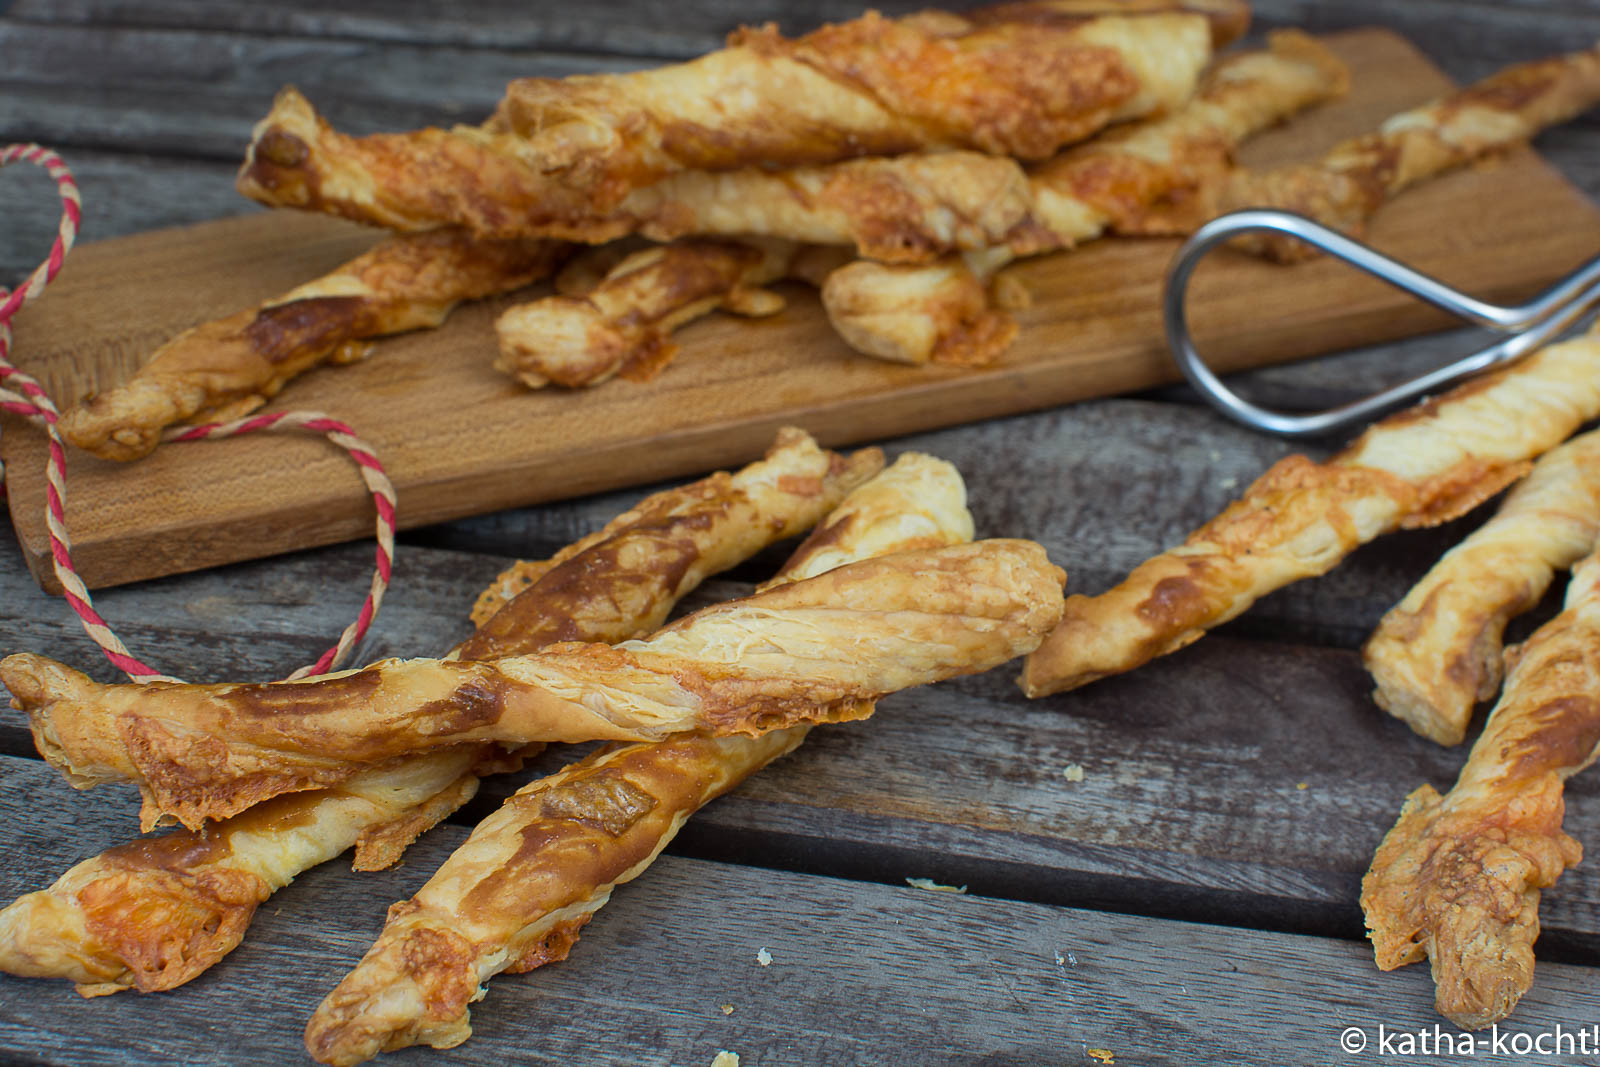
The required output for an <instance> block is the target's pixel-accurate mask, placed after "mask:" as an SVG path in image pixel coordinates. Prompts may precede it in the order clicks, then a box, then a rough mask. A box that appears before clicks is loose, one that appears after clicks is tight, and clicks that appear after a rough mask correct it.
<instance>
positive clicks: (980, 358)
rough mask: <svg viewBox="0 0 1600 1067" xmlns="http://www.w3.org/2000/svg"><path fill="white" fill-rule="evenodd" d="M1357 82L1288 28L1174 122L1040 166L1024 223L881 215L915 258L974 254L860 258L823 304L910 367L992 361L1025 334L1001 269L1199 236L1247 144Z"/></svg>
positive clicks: (1221, 76) (1213, 79)
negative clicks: (1160, 237) (998, 293)
mask: <svg viewBox="0 0 1600 1067" xmlns="http://www.w3.org/2000/svg"><path fill="white" fill-rule="evenodd" d="M1348 82H1349V73H1348V71H1347V70H1346V69H1345V67H1344V65H1343V64H1342V63H1340V62H1339V60H1338V59H1337V58H1336V57H1335V56H1334V55H1333V54H1332V53H1330V52H1329V51H1328V50H1327V49H1326V48H1324V47H1323V46H1322V45H1321V44H1318V43H1317V42H1316V41H1314V40H1312V39H1311V38H1309V37H1307V36H1306V35H1305V34H1303V33H1299V32H1296V31H1287V30H1286V31H1281V32H1279V33H1275V34H1273V35H1272V37H1271V39H1270V47H1269V48H1268V49H1267V50H1265V51H1258V52H1249V53H1243V54H1240V55H1237V56H1231V57H1228V58H1225V59H1223V60H1221V61H1219V62H1218V63H1217V64H1216V66H1215V67H1214V68H1213V69H1212V70H1211V71H1210V72H1209V73H1208V74H1207V75H1206V77H1205V78H1204V79H1203V81H1202V84H1201V86H1200V89H1199V91H1198V92H1197V93H1196V95H1195V97H1194V99H1193V100H1191V101H1190V102H1189V103H1187V104H1186V105H1184V106H1183V107H1182V108H1181V109H1179V110H1178V111H1176V112H1175V113H1174V114H1172V115H1169V116H1167V117H1165V118H1158V119H1149V120H1146V121H1144V122H1141V123H1137V124H1135V125H1132V126H1129V127H1126V128H1123V129H1119V130H1113V131H1110V132H1108V133H1106V134H1103V135H1101V136H1100V137H1098V138H1096V139H1095V140H1094V141H1091V142H1090V143H1088V144H1085V145H1081V146H1079V147H1077V148H1074V149H1071V150H1069V151H1067V152H1064V153H1062V154H1061V155H1060V156H1058V157H1057V158H1055V159H1053V160H1051V161H1050V162H1048V163H1046V164H1044V165H1042V166H1039V167H1036V168H1034V169H1033V170H1032V171H1030V172H1029V173H1028V175H1027V178H1026V182H1025V186H1026V189H1027V195H1026V196H1024V197H1022V198H1021V204H1022V205H1023V208H1024V209H1023V210H1021V211H1020V212H1019V213H1018V214H1016V215H1015V217H1013V216H1012V215H1009V214H1006V213H1004V212H999V211H996V212H992V213H991V214H992V217H993V218H994V220H995V222H996V225H995V226H994V230H995V232H993V233H989V234H985V233H983V232H982V230H983V229H984V227H982V226H977V225H969V226H968V227H967V228H965V229H960V228H954V227H950V226H941V225H940V220H941V215H940V214H939V213H935V214H934V215H933V216H932V218H931V220H929V221H923V220H919V219H917V218H916V217H915V216H914V215H913V216H912V217H910V218H909V219H907V220H906V221H905V222H904V223H903V225H902V227H901V228H900V230H899V231H895V230H894V229H892V228H891V227H889V226H887V225H884V224H882V223H880V222H875V221H874V223H873V224H874V226H875V229H876V232H881V233H884V234H887V235H889V236H888V240H890V241H894V240H898V241H900V242H902V244H903V245H904V247H905V249H906V252H905V254H904V255H900V256H898V257H896V258H901V259H907V258H914V257H915V255H916V254H919V253H917V252H916V250H917V249H926V250H928V251H933V252H938V251H943V250H944V249H945V248H946V247H954V248H958V249H964V250H965V255H963V256H946V257H945V258H944V259H941V260H939V261H937V262H934V263H930V264H927V265H922V266H892V265H887V264H884V263H873V262H867V261H865V260H863V261H861V262H857V263H852V264H849V265H848V266H845V267H843V268H841V269H840V270H837V271H835V272H834V273H833V274H832V275H830V276H829V277H828V280H827V282H826V283H825V284H824V285H823V288H822V302H823V306H824V307H825V308H826V309H827V312H828V317H829V319H830V320H831V321H832V323H833V325H834V328H835V329H837V330H838V331H839V333H840V335H841V336H842V337H843V338H844V339H845V341H846V342H847V343H849V345H850V346H851V347H852V348H854V349H856V350H857V351H859V352H864V353H866V354H868V355H872V356H877V357H879V358H880V359H889V360H894V361H896V362H901V363H926V362H928V361H929V360H938V361H940V362H950V363H965V364H976V363H985V362H989V361H991V360H993V359H995V358H996V357H998V356H999V355H1000V353H1001V352H1003V351H1004V350H1005V349H1006V347H1007V346H1009V345H1010V343H1011V340H1012V338H1013V337H1014V336H1015V334H1016V325H1015V323H1014V322H1013V321H1012V320H1011V317H1010V315H1008V314H1006V313H1005V311H1004V309H1003V308H1001V309H997V308H996V307H994V306H993V305H992V303H991V300H990V297H989V293H988V284H987V283H988V280H989V279H990V278H992V277H993V276H994V274H995V272H997V271H998V270H999V269H1000V268H1001V267H1003V266H1005V265H1006V264H1007V263H1010V262H1011V261H1012V260H1014V259H1016V258H1017V257H1019V256H1027V255H1034V254H1037V253H1039V252H1046V251H1051V250H1057V249H1064V248H1074V247H1076V246H1078V245H1080V244H1083V243H1084V242H1086V241H1091V240H1093V239H1095V238H1097V237H1099V236H1101V235H1102V234H1104V233H1106V232H1108V231H1111V230H1116V231H1117V232H1120V233H1123V234H1145V235H1149V234H1172V233H1183V232H1187V231H1189V230H1191V229H1193V228H1194V227H1196V226H1198V225H1199V224H1200V223H1201V222H1203V221H1205V219H1206V218H1208V217H1210V216H1211V215H1212V214H1214V212H1215V209H1216V201H1217V197H1218V196H1219V195H1220V194H1221V191H1222V187H1223V185H1224V184H1225V183H1226V180H1227V176H1228V173H1229V171H1230V169H1231V167H1232V163H1231V160H1230V153H1231V152H1232V150H1233V149H1234V148H1235V147H1236V146H1237V145H1238V144H1239V143H1240V142H1241V141H1243V140H1244V139H1245V138H1247V137H1250V136H1251V135H1253V134H1255V133H1258V132H1260V131H1261V130H1263V129H1265V128H1267V127H1268V126H1271V125H1272V124H1274V123H1276V122H1281V121H1282V120H1283V119H1285V118H1287V117H1289V116H1290V115H1293V114H1294V113H1295V112H1297V111H1301V110H1303V109H1305V108H1307V107H1311V106H1313V105H1315V104H1318V103H1322V102H1325V101H1327V100H1330V99H1332V98H1334V97H1336V96H1338V95H1340V94H1342V93H1343V92H1345V90H1346V87H1347V86H1348ZM946 210H948V208H946ZM968 210H969V211H970V209H968ZM863 214H867V215H868V218H869V220H870V214H869V213H868V212H867V211H866V210H865V209H864V211H863ZM868 232H873V231H868ZM969 241H970V242H971V244H969V243H968V242H969ZM873 248H874V249H876V248H877V246H876V245H874V246H873Z"/></svg>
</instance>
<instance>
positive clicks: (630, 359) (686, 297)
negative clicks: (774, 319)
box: [495, 240, 798, 389]
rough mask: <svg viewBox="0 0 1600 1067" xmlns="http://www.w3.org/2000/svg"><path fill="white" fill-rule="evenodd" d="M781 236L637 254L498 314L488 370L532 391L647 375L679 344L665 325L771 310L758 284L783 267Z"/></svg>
mask: <svg viewBox="0 0 1600 1067" xmlns="http://www.w3.org/2000/svg"><path fill="white" fill-rule="evenodd" d="M797 252H798V249H797V248H796V246H794V245H792V244H789V243H787V242H771V243H768V244H767V245H766V246H765V247H758V246H756V245H754V244H750V243H745V242H739V241H718V240H687V241H680V242H677V243H675V244H670V245H662V246H658V247H655V248H648V249H645V250H643V251H640V252H636V253H634V254H633V255H631V256H629V257H628V258H627V259H624V260H623V261H622V262H621V263H619V264H617V266H616V267H614V268H612V270H611V271H610V272H609V273H608V274H607V275H606V276H605V278H603V279H602V280H601V281H600V284H599V285H598V286H596V287H595V288H594V290H593V291H591V292H589V293H586V294H585V295H583V296H549V297H545V298H543V299H541V300H535V301H532V302H531V303H527V304H519V305H518V306H516V307H513V308H510V309H509V310H507V311H505V312H504V313H503V314H501V316H500V317H499V319H497V320H496V321H495V333H496V335H497V337H498V339H499V345H500V358H499V359H498V360H496V361H495V369H496V370H499V371H503V372H505V373H506V374H509V375H511V376H512V377H513V378H516V379H517V380H518V381H519V382H521V383H522V384H523V385H526V386H528V387H529V388H530V389H538V388H541V387H543V386H546V385H552V384H553V385H561V386H568V387H574V386H581V385H595V384H598V383H600V382H603V381H606V380H607V379H609V378H611V377H612V376H613V375H616V374H620V375H622V377H624V378H627V379H630V380H633V381H648V380H649V379H650V378H653V377H655V376H656V375H657V374H658V373H660V371H661V369H662V368H663V367H665V366H666V365H667V363H668V362H669V361H670V360H671V359H672V357H673V355H674V354H676V352H677V346H676V345H674V344H673V343H672V340H671V338H672V331H673V330H675V329H677V328H678V327H679V326H682V325H684V324H685V323H687V322H689V321H690V320H692V319H696V318H699V317H700V316H702V315H705V314H708V313H709V312H711V311H714V310H716V309H717V308H726V309H727V310H729V311H733V312H736V313H738V314H741V315H752V316H756V315H770V314H773V313H775V312H777V311H779V310H780V309H781V308H782V307H783V300H782V298H781V297H779V296H777V294H775V293H771V292H768V291H767V290H764V289H762V288H760V287H761V286H763V285H766V284H767V283H769V282H774V281H777V280H778V279H779V278H781V277H783V276H784V275H785V274H787V273H788V269H789V264H790V262H791V260H792V259H793V258H794V256H795V254H796V253H797Z"/></svg>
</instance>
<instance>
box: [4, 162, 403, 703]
mask: <svg viewBox="0 0 1600 1067" xmlns="http://www.w3.org/2000/svg"><path fill="white" fill-rule="evenodd" d="M19 160H20V161H23V162H27V163H32V164H35V165H36V166H40V167H43V168H44V169H45V171H46V172H47V173H48V174H49V175H50V177H51V178H53V179H55V182H56V188H57V191H58V192H59V194H60V196H61V226H60V229H59V231H58V232H57V234H56V240H55V243H54V244H53V245H51V248H50V255H49V257H48V258H47V259H46V260H45V261H44V262H43V263H41V264H40V265H39V266H38V267H37V268H36V269H35V270H34V272H33V273H32V274H31V275H29V276H28V280H27V281H26V282H24V283H23V284H22V286H21V287H19V288H18V289H16V290H15V291H13V292H7V291H6V290H5V289H3V288H0V410H4V411H8V412H11V413H12V414H15V415H21V416H22V417H24V418H26V419H28V420H29V421H31V422H33V423H35V424H36V425H39V426H41V427H42V428H43V429H44V431H45V434H46V435H47V436H48V438H49V456H48V459H47V460H46V465H45V528H46V530H47V532H48V535H49V540H50V563H51V567H52V569H53V570H54V571H55V575H56V580H57V581H59V582H60V583H61V588H62V590H63V592H64V595H65V597H66V601H67V604H68V605H69V606H70V607H71V608H72V610H73V612H74V613H76V614H77V616H78V618H79V620H80V621H81V622H82V623H83V628H84V631H85V632H86V633H88V635H89V638H90V639H91V640H92V641H94V642H95V644H97V645H99V646H100V648H101V649H102V650H104V652H105V654H106V658H107V659H109V660H110V661H111V662H112V663H113V664H114V665H115V666H116V667H117V669H118V670H121V671H122V672H124V673H125V674H127V675H128V677H129V678H131V679H132V680H133V681H135V682H148V681H176V680H177V679H175V678H171V677H169V676H167V675H163V674H160V673H159V672H157V671H156V670H155V669H154V668H152V667H149V666H147V665H146V664H145V663H144V662H143V661H141V660H139V659H137V658H135V657H134V656H133V655H132V654H131V653H130V652H129V651H128V649H127V647H126V646H125V645H124V644H123V643H122V641H121V640H120V639H119V638H118V637H117V635H116V634H115V633H113V632H112V630H111V627H110V626H109V625H108V624H107V623H106V621H105V619H104V618H102V617H101V615H100V613H99V612H98V611H96V610H95V607H94V602H93V600H92V599H91V598H90V596H89V590H88V587H87V586H85V585H84V584H83V580H82V579H81V578H79V577H78V573H77V570H76V569H75V568H74V567H73V564H72V540H71V538H70V537H69V536H68V533H67V523H66V498H67V490H66V446H65V445H64V444H63V442H62V439H61V433H60V431H59V429H58V428H57V425H56V424H57V422H58V421H59V420H60V412H59V411H58V410H57V408H56V406H55V404H54V403H53V402H52V401H51V399H50V397H49V395H48V394H46V392H45V390H44V388H43V386H41V385H40V384H39V383H38V382H37V381H36V380H34V378H33V377H32V376H30V375H28V374H25V373H23V372H22V371H21V370H18V369H17V368H16V367H15V366H13V365H12V363H11V318H12V316H13V315H15V314H16V312H17V309H18V308H20V307H22V306H23V305H24V304H26V303H28V302H29V301H31V300H34V299H36V298H37V297H38V296H39V294H40V293H42V292H43V291H44V288H45V286H46V285H48V284H49V283H50V281H51V280H52V279H53V278H54V277H55V276H56V274H57V273H59V272H60V270H61V264H62V262H63V261H64V260H65V259H66V256H67V252H68V251H70V250H71V248H72V242H73V240H74V239H75V238H76V237H77V234H78V223H79V221H80V219H81V218H82V208H81V205H80V202H79V198H78V184H77V182H76V181H74V180H73V177H72V172H71V171H70V170H69V169H68V168H67V165H66V164H65V163H64V162H62V160H61V157H60V156H58V155H56V154H55V153H54V152H52V151H50V150H49V149H47V148H43V147H41V146H39V145H36V144H14V145H8V146H6V147H5V148H4V149H0V167H4V166H6V165H7V164H9V163H15V162H17V161H19ZM278 430H289V431H295V430H299V431H310V432H312V433H320V434H322V435H323V436H325V437H326V438H327V439H328V440H329V441H330V442H332V443H333V444H335V445H338V446H339V447H340V448H343V449H344V450H345V451H346V452H348V453H349V454H350V458H351V459H353V460H354V461H355V463H356V465H357V467H358V468H359V469H360V471H361V478H362V481H364V482H365V483H366V486H367V490H368V492H370V493H371V494H372V500H373V503H374V505H375V506H376V508H377V513H378V519H377V539H378V549H377V561H376V565H375V567H374V569H373V575H372V585H371V587H370V589H369V590H368V592H367V597H366V600H365V601H363V603H362V605H361V610H360V613H359V614H358V615H357V616H356V620H355V621H354V622H352V623H351V624H350V625H349V626H347V627H345V630H344V632H343V633H342V634H340V635H339V640H338V642H337V643H336V644H335V645H334V646H333V647H332V648H329V649H328V650H327V651H326V652H324V653H323V654H322V655H321V656H320V657H318V659H317V661H316V662H315V663H313V664H310V665H308V666H305V667H301V668H300V669H299V670H297V671H295V672H294V673H293V674H291V675H289V678H290V679H291V680H292V679H296V678H305V677H308V676H310V675H314V674H324V673H326V672H328V671H331V670H335V669H337V668H338V667H339V665H340V664H342V663H343V662H344V660H345V658H346V657H347V656H348V655H349V654H350V651H351V649H353V648H354V647H355V644H356V642H358V641H360V640H361V638H362V636H363V635H365V634H366V632H367V628H368V627H369V626H370V625H371V624H372V620H373V619H374V618H375V617H376V616H377V614H378V608H379V607H380V606H381V605H382V603H383V594H384V591H385V590H387V589H388V587H389V576H390V572H391V570H392V568H393V562H394V523H395V494H394V486H393V485H391V484H390V482H389V478H388V476H387V475H385V474H384V471H383V465H382V464H381V463H379V462H378V458H377V456H376V455H374V454H373V451H372V449H371V448H370V447H369V446H367V445H366V444H365V443H364V442H363V441H362V440H361V439H360V438H359V437H357V436H356V434H355V431H354V430H352V429H351V428H350V427H349V426H347V425H345V424H344V423H342V422H339V421H337V420H335V419H331V418H329V417H328V416H326V415H324V414H322V413H321V412H310V411H294V412H277V413H273V414H265V415H255V416H251V417H249V418H244V419H238V420H235V421H233V422H226V423H211V424H209V425H205V426H193V427H177V428H173V429H171V430H168V431H167V432H166V433H165V434H164V435H163V436H162V440H163V441H169V442H177V441H197V440H210V439H213V438H218V437H232V436H236V435H239V434H246V433H255V432H263V431H266V432H270V431H278ZM4 479H5V471H4V468H0V490H3V487H4Z"/></svg>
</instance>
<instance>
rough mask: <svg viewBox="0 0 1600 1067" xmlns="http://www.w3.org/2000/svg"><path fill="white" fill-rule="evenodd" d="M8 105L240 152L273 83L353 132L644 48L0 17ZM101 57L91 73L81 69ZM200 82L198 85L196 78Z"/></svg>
mask: <svg viewBox="0 0 1600 1067" xmlns="http://www.w3.org/2000/svg"><path fill="white" fill-rule="evenodd" d="M0 55H5V56H7V57H14V58H11V59H10V61H9V62H8V65H7V70H6V73H5V79H6V82H7V97H8V99H9V100H10V102H11V106H10V107H8V108H7V109H6V111H5V114H4V116H3V117H0V136H3V137H5V138H7V139H11V140H39V141H42V142H47V143H49V144H50V145H52V146H53V147H55V148H57V149H59V150H63V151H65V150H67V149H72V148H80V147H86V148H90V149H102V150H103V149H124V150H138V151H145V152H157V153H171V154H175V155H181V156H187V157H194V158H204V159H212V160H227V161H231V162H235V163H236V162H237V161H238V160H239V159H240V158H241V156H242V155H243V151H244V146H245V145H247V144H248V143H249V141H250V130H251V128H252V127H253V126H254V125H255V123H256V122H257V121H259V120H260V118H261V117H262V116H263V115H265V114H266V113H267V110H268V109H269V108H270V106H271V103H272V97H273V94H275V93H276V92H277V91H278V89H279V88H281V87H282V86H284V85H287V84H294V85H296V86H298V87H299V88H300V89H301V90H302V91H303V92H305V93H306V94H307V95H308V96H309V97H310V98H311V100H312V101H313V102H314V103H317V104H319V105H320V104H323V103H324V102H327V116H328V118H329V120H330V121H332V122H333V123H335V124H336V125H337V126H339V128H341V129H345V130H348V131H350V132H352V133H368V132H372V131H376V130H386V129H410V128H413V127H416V126H423V125H451V124H454V123H458V122H465V123H476V122H481V121H483V120H484V119H485V118H486V117H488V115H489V113H490V112H491V111H493V109H494V106H495V104H496V102H497V101H498V100H499V99H500V96H501V94H502V92H503V91H504V89H505V85H506V83H507V82H509V81H511V80H512V79H514V78H520V77H535V76H537V77H564V76H566V75H569V74H580V73H594V72H597V71H611V70H631V69H637V68H638V67H640V66H643V65H647V63H648V61H642V60H636V59H627V58H620V57H597V56H593V55H588V56H577V55H570V54H561V53H550V52H544V53H534V52H527V51H516V52H511V51H501V50H489V49H460V48H448V47H440V46H436V45H434V46H416V45H406V44H399V43H395V42H388V41H370V40H368V41H362V40H318V39H310V38H303V37H239V36H238V35H236V34H224V33H216V32H207V31H201V30H194V29H132V28H128V27H125V26H109V27H100V26H89V27H76V26H60V25H37V24H31V23H21V22H16V21H12V20H0ZM85 65H93V66H94V68H95V74H96V76H95V79H94V81H93V83H85V82H84V81H83V79H82V78H81V77H78V76H76V73H75V72H77V71H80V70H82V68H83V67H84V66H85ZM201 88H203V92H200V93H199V94H198V95H197V92H196V91H197V89H201Z"/></svg>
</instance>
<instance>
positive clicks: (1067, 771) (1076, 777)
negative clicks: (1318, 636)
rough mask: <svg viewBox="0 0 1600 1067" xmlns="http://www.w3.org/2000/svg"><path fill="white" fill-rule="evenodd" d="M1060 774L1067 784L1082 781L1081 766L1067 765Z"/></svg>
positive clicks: (1075, 764)
mask: <svg viewBox="0 0 1600 1067" xmlns="http://www.w3.org/2000/svg"><path fill="white" fill-rule="evenodd" d="M1061 774H1062V776H1063V777H1064V778H1066V780H1067V781H1069V782H1081V781H1083V764H1081V763H1069V764H1067V765H1066V767H1065V768H1064V769H1063V770H1062V772H1061Z"/></svg>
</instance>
